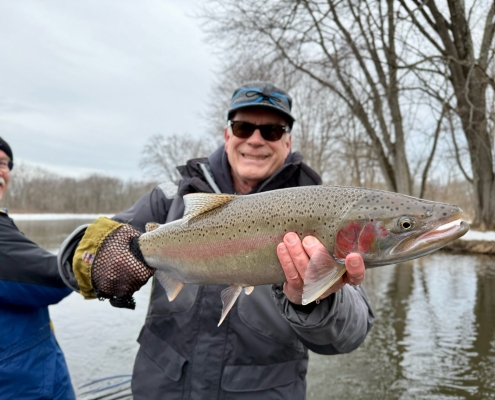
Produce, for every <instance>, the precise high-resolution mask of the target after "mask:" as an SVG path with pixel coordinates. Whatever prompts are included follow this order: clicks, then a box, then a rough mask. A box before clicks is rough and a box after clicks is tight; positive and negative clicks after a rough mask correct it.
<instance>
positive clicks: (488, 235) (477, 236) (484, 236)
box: [460, 230, 495, 242]
mask: <svg viewBox="0 0 495 400" xmlns="http://www.w3.org/2000/svg"><path fill="white" fill-rule="evenodd" d="M460 239H461V240H468V241H469V240H484V241H486V242H495V231H488V232H480V231H471V230H470V231H469V232H468V233H466V234H465V235H464V236H463V237H461V238H460Z"/></svg>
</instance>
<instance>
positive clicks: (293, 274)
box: [277, 243, 302, 284]
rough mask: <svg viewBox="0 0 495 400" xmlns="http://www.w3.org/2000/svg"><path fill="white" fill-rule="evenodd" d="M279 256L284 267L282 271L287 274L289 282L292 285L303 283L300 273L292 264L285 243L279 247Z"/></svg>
mask: <svg viewBox="0 0 495 400" xmlns="http://www.w3.org/2000/svg"><path fill="white" fill-rule="evenodd" d="M277 255H278V259H279V260H280V264H281V265H282V269H283V270H284V272H285V277H286V278H287V282H290V283H291V284H293V283H296V284H297V283H300V282H302V279H301V277H300V275H299V272H298V271H297V268H296V266H295V265H294V263H293V262H292V258H291V256H290V254H289V252H288V250H287V247H286V246H285V243H280V244H279V245H278V246H277Z"/></svg>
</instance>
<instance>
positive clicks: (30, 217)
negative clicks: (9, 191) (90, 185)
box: [9, 214, 113, 221]
mask: <svg viewBox="0 0 495 400" xmlns="http://www.w3.org/2000/svg"><path fill="white" fill-rule="evenodd" d="M112 216H113V214H9V217H10V218H12V219H13V220H14V221H57V220H68V219H96V218H98V217H108V218H110V217H112Z"/></svg>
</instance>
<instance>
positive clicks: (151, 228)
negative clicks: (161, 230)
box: [145, 222, 160, 232]
mask: <svg viewBox="0 0 495 400" xmlns="http://www.w3.org/2000/svg"><path fill="white" fill-rule="evenodd" d="M159 226H160V224H158V223H156V222H148V223H147V224H146V226H145V230H146V232H151V231H154V230H155V229H156V228H158V227H159Z"/></svg>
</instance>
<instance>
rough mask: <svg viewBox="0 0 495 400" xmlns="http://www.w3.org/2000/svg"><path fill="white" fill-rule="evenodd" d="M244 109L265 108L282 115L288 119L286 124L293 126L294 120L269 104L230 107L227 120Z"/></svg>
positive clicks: (286, 113)
mask: <svg viewBox="0 0 495 400" xmlns="http://www.w3.org/2000/svg"><path fill="white" fill-rule="evenodd" d="M246 108H266V109H269V110H270V111H275V112H276V113H278V114H280V115H282V116H283V117H284V118H287V119H288V122H289V123H290V124H293V123H294V122H295V120H296V119H295V118H294V117H293V116H292V115H291V114H289V113H288V112H287V111H284V110H282V109H280V108H279V107H276V106H274V105H271V104H266V103H255V104H242V105H240V106H238V107H231V108H229V111H228V113H227V117H228V119H230V116H231V114H232V113H233V112H235V111H239V110H242V109H246Z"/></svg>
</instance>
